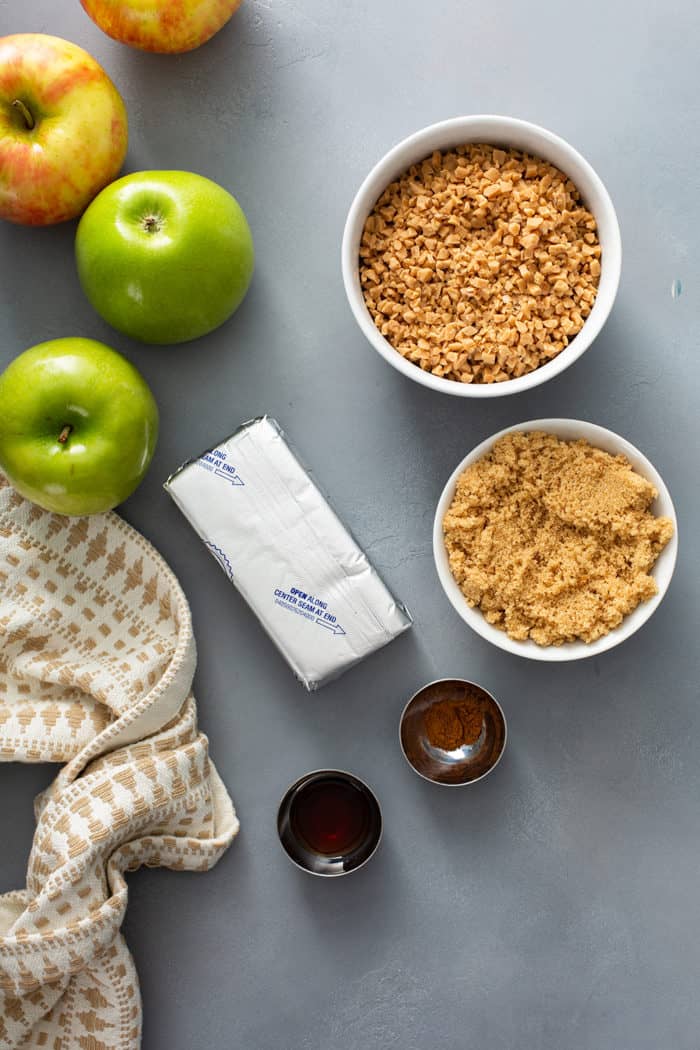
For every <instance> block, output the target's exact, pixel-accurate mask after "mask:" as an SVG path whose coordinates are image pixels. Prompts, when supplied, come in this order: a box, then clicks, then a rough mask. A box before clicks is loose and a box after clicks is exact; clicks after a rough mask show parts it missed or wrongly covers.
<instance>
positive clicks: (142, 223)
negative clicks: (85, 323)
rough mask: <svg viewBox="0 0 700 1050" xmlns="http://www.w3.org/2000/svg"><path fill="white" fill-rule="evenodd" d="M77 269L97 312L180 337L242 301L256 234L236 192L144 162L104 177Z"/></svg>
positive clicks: (157, 334)
mask: <svg viewBox="0 0 700 1050" xmlns="http://www.w3.org/2000/svg"><path fill="white" fill-rule="evenodd" d="M75 254H76V261H77V265H78V276H79V278H80V283H81V285H82V287H83V291H84V292H85V294H86V295H87V297H88V299H89V300H90V302H91V303H92V305H93V307H94V308H95V310H97V312H98V314H100V316H101V317H103V318H104V320H105V321H107V322H108V324H111V325H112V327H113V328H116V329H118V330H119V331H120V332H124V333H125V334H126V335H130V336H132V338H134V339H140V340H142V341H143V342H144V343H184V342H187V341H188V340H189V339H196V338H197V337H198V336H200V335H205V334H206V333H207V332H211V331H213V329H214V328H218V327H219V325H221V324H223V323H224V321H226V320H227V319H228V318H229V317H230V316H231V314H232V313H233V312H234V310H235V309H236V307H237V306H238V305H239V303H240V302H241V300H242V299H243V296H244V295H245V293H246V291H247V290H248V285H249V284H250V279H251V277H252V274H253V262H254V255H253V239H252V237H251V233H250V228H249V226H248V223H247V221H246V217H245V215H244V214H243V211H242V210H241V208H240V206H239V204H238V202H237V201H236V199H235V198H234V197H232V196H231V194H230V193H227V192H226V190H224V189H222V187H221V186H218V185H217V184H216V183H215V182H212V181H211V180H210V179H205V178H204V177H203V176H202V175H195V174H193V173H192V172H188V171H140V172H136V173H135V174H133V175H127V176H125V177H124V178H123V179H118V180H117V182H113V183H112V184H111V186H107V187H106V188H105V189H104V190H102V192H101V193H100V194H98V196H97V197H96V198H95V200H94V201H93V202H92V204H91V205H90V206H89V208H88V209H87V211H86V212H85V214H84V215H83V217H82V219H81V220H80V224H79V226H78V232H77V234H76V239H75Z"/></svg>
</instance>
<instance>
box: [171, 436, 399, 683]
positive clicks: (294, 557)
mask: <svg viewBox="0 0 700 1050" xmlns="http://www.w3.org/2000/svg"><path fill="white" fill-rule="evenodd" d="M165 488H166V490H167V491H168V492H169V493H170V495H171V497H172V498H173V500H174V501H175V503H176V504H177V505H178V507H179V508H180V510H181V511H182V513H183V514H184V515H185V517H186V518H187V519H188V521H189V522H190V524H191V525H192V527H193V528H194V529H195V530H196V532H198V533H199V535H200V537H201V538H202V540H203V541H204V544H205V546H206V547H207V548H208V550H209V552H210V553H211V554H212V555H213V557H214V558H216V560H217V561H218V563H219V565H220V566H221V568H222V569H223V570H224V572H225V573H226V575H227V576H228V578H229V579H230V580H231V582H232V583H233V585H234V587H236V588H237V589H238V590H239V591H240V593H241V594H242V595H243V597H244V598H245V600H246V601H247V603H248V605H249V606H250V608H251V609H252V610H253V612H254V613H255V615H256V616H257V618H258V620H259V621H260V623H261V624H262V626H263V627H264V629H265V630H266V631H267V633H268V634H269V636H270V638H271V639H272V640H273V642H274V643H275V645H276V646H277V648H278V649H279V651H280V652H281V653H282V655H283V656H284V658H285V659H286V661H287V663H288V664H289V666H290V667H291V668H292V670H293V671H294V674H295V675H296V676H297V678H298V679H299V680H300V681H301V682H302V683H303V685H304V686H305V687H306V688H307V689H309V690H313V689H317V688H318V687H319V686H321V685H323V684H324V683H325V682H328V681H330V680H331V679H332V678H335V677H336V676H337V675H339V674H342V673H343V671H347V669H348V668H349V667H352V666H353V664H356V663H358V662H359V661H360V660H362V659H364V657H366V656H369V654H370V653H373V652H374V651H375V650H376V649H380V648H381V647H382V646H384V645H386V644H387V643H388V642H390V641H391V640H392V638H396V637H397V635H399V634H401V633H402V632H403V631H405V630H407V629H408V628H409V627H410V626H411V623H412V619H411V615H410V613H409V612H408V610H407V609H406V608H405V607H404V606H403V605H401V604H400V603H399V602H397V601H396V599H395V598H394V597H393V596H392V594H391V593H390V591H389V590H388V589H387V587H386V586H385V584H384V583H383V582H382V580H381V578H380V577H379V575H378V573H377V572H376V570H375V569H374V568H373V566H372V565H371V564H370V562H369V559H368V558H367V555H366V554H365V553H364V551H362V550H361V549H360V547H359V546H358V545H357V543H356V542H355V540H354V539H353V537H352V536H351V535H350V533H349V532H348V530H347V529H346V528H345V526H344V525H343V524H342V522H341V521H340V519H339V518H338V516H337V515H336V513H335V512H334V511H333V510H332V508H331V507H330V505H329V504H328V502H327V501H326V499H325V498H324V496H323V495H322V494H321V493H320V492H319V490H318V488H317V487H316V485H315V484H314V483H313V481H312V480H311V478H310V477H309V475H308V473H307V472H306V470H305V469H304V467H303V466H302V464H301V463H300V461H299V459H298V458H297V457H296V455H295V454H294V453H293V452H292V450H291V449H290V447H289V445H288V444H287V442H286V440H285V437H284V433H283V431H282V429H281V427H280V426H279V424H278V423H277V422H276V421H275V420H274V419H271V418H269V417H268V416H263V417H261V418H260V419H254V420H251V421H250V422H248V423H244V424H243V426H241V427H240V428H239V429H238V430H237V431H236V432H235V433H234V434H232V435H231V437H229V438H227V439H226V440H225V441H222V442H221V443H220V444H219V445H217V446H216V447H215V448H212V449H210V450H209V451H208V452H205V453H204V454H203V455H202V456H200V457H199V458H198V459H195V460H192V461H190V462H189V463H186V464H185V465H184V466H182V467H180V469H179V470H177V471H176V472H175V473H174V474H172V475H171V477H170V478H168V480H167V482H166V483H165Z"/></svg>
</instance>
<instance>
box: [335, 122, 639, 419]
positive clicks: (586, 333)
mask: <svg viewBox="0 0 700 1050" xmlns="http://www.w3.org/2000/svg"><path fill="white" fill-rule="evenodd" d="M485 124H486V125H488V124H490V125H491V128H490V129H488V130H480V131H479V132H478V134H476V132H475V130H474V131H472V133H473V134H476V138H474V139H472V141H476V140H477V139H479V140H481V141H484V140H486V139H488V137H489V135H492V136H494V139H493V140H494V141H496V140H497V139H499V138H500V139H501V141H503V139H504V135H505V138H507V137H508V132H509V131H510V132H520V133H526V134H528V135H530V136H532V137H533V138H534V139H535V140H536V141H537V142H539V143H540V144H542V145H543V146H544V147H545V148H546V146H548V145H549V146H551V147H554V148H555V149H557V150H560V151H562V152H563V153H565V154H567V159H568V160H569V161H570V162H571V164H572V166H573V167H575V168H578V169H579V171H580V172H581V173H583V174H584V175H585V179H587V180H588V185H589V188H592V189H593V190H594V191H595V194H596V197H597V202H598V203H597V207H596V209H595V213H596V214H595V218H596V222H597V224H598V227H599V228H600V225H601V219H604V222H605V225H606V227H607V229H608V235H607V240H606V244H605V250H604V252H603V256H602V258H601V277H600V281H601V284H602V282H603V276H604V275H605V276H606V286H607V293H606V294H604V295H601V292H600V284H599V292H598V294H597V295H596V300H595V303H594V304H593V309H592V310H591V313H590V314H589V316H588V317H587V318H586V320H585V322H584V324H583V327H582V328H581V330H580V332H579V333H578V334H577V335H576V337H575V338H574V339H572V341H571V343H570V344H569V346H567V347H565V349H564V350H562V351H561V352H560V353H559V354H558V355H557V356H556V357H555V358H553V360H551V361H548V362H547V364H545V365H541V366H540V367H539V368H536V369H535V370H534V371H532V372H528V373H527V374H526V375H524V376H519V377H518V378H516V379H508V380H504V381H503V382H502V383H459V382H457V381H456V380H454V379H445V378H443V377H442V376H435V375H433V374H432V373H431V372H426V371H425V370H424V369H422V368H420V367H419V366H418V365H416V364H414V363H413V362H412V361H409V360H408V359H407V358H405V357H403V356H402V355H401V354H400V353H399V352H398V351H397V350H395V349H394V348H393V346H391V344H390V343H389V342H388V341H387V340H386V339H385V338H384V336H383V335H382V334H381V333H380V331H379V329H378V328H377V327H376V325H375V324H374V321H373V320H372V318H371V316H370V314H369V311H368V310H367V307H366V305H365V301H364V298H363V295H362V290H361V287H360V282H359V276H358V266H357V251H356V250H355V248H356V244H359V237H360V234H361V230H362V227H363V226H364V222H365V219H366V218H367V215H368V214H369V212H370V210H371V208H372V207H373V205H374V203H375V202H376V200H377V198H378V197H379V195H380V194H381V193H382V191H383V189H384V188H385V187H386V186H387V185H388V184H389V182H391V181H392V179H393V178H396V177H397V175H398V174H399V173H400V172H401V171H405V170H407V168H408V167H410V165H411V164H413V163H416V161H417V160H419V159H421V158H422V157H423V156H427V155H428V152H429V151H423V152H420V150H419V149H418V147H419V146H421V144H422V142H423V141H424V140H425V139H428V138H432V137H433V136H434V135H442V134H443V133H444V136H445V144H444V147H443V148H448V145H457V144H458V143H457V142H455V141H454V138H455V134H456V133H459V137H462V136H467V137H465V138H463V139H462V141H464V142H468V141H470V140H469V137H468V136H469V134H470V129H476V128H477V126H480V127H483V125H485ZM411 149H415V150H416V155H415V156H414V159H413V160H406V159H405V158H404V154H405V153H406V152H407V151H409V150H411ZM532 152H533V153H535V154H536V153H537V148H536V147H535V146H533V149H532ZM544 159H546V157H545V158H544ZM397 164H398V170H396V171H395V173H394V174H390V173H389V174H387V173H388V172H390V171H391V170H393V169H396V167H397ZM559 166H560V167H562V170H564V168H565V167H566V166H561V165H559ZM566 174H570V172H568V171H567V172H566ZM570 177H571V178H572V180H573V181H574V182H575V183H576V185H577V187H578V188H579V190H580V189H581V187H580V185H579V182H580V175H579V176H578V177H574V176H573V175H570ZM377 187H378V191H377ZM581 192H582V194H583V196H584V200H585V199H586V196H587V195H586V194H585V193H583V191H581ZM588 206H589V207H590V203H589V204H588ZM341 265H342V274H343V284H344V286H345V294H346V296H347V299H348V303H349V304H350V309H351V310H352V313H353V316H354V318H355V320H356V322H357V324H358V326H359V328H360V330H361V331H362V332H363V334H364V335H365V337H366V338H367V340H368V341H369V342H370V343H371V345H372V346H373V347H374V349H375V350H376V351H377V352H378V353H379V354H381V356H382V357H383V358H384V360H385V361H387V362H388V364H390V365H391V366H392V367H393V368H395V369H397V371H399V372H401V373H402V374H403V375H405V376H407V377H408V378H409V379H412V380H413V381H414V382H416V383H419V384H421V385H422V386H427V387H430V388H431V389H433V390H438V391H441V392H442V393H447V394H452V395H455V396H457V397H471V398H487V397H502V396H504V395H508V394H516V393H521V392H522V391H524V390H530V389H532V387H535V386H539V385H540V383H545V382H547V380H549V379H553V378H554V376H556V375H558V374H559V373H560V372H563V371H564V370H565V369H566V368H568V367H569V366H570V365H572V364H573V363H574V362H575V361H577V360H578V358H579V357H581V355H582V354H583V353H584V352H585V351H586V350H587V349H588V348H589V346H590V345H591V343H592V342H593V340H594V339H595V338H596V336H597V335H598V334H599V333H600V331H601V329H602V328H603V325H604V324H605V322H606V320H607V319H608V316H609V314H610V311H611V310H612V307H613V303H614V302H615V297H616V295H617V290H618V287H619V283H620V273H621V268H622V241H621V236H620V226H619V223H618V220H617V215H616V212H615V208H614V205H613V203H612V200H611V199H610V195H609V193H608V191H607V189H606V188H605V185H604V183H603V181H602V179H601V178H600V176H599V175H598V174H597V172H596V171H595V169H594V168H593V167H592V166H591V164H589V162H588V161H587V160H586V159H585V157H583V156H582V154H580V153H579V152H578V150H576V149H575V148H574V147H573V146H571V145H570V144H569V143H568V142H567V141H566V140H565V139H563V138H561V136H559V135H556V134H554V132H552V131H548V130H547V129H546V128H543V127H541V126H540V125H538V124H533V123H531V122H530V121H527V120H521V119H519V118H517V117H506V116H498V115H497V114H473V115H467V116H461V117H451V118H449V119H448V120H442V121H438V122H437V123H435V124H429V125H427V126H426V127H423V128H420V129H419V130H418V131H415V132H413V134H411V135H408V136H407V137H406V138H404V139H402V140H401V141H400V142H398V143H396V145H395V146H393V147H392V148H391V149H390V150H389V151H388V153H385V154H384V156H383V157H382V158H381V159H380V160H379V161H377V163H376V164H375V165H374V167H373V168H372V169H371V171H370V172H369V174H368V175H367V176H366V177H365V179H364V180H363V181H362V183H361V185H360V187H359V189H358V190H357V193H356V194H355V197H354V199H353V202H352V204H351V205H350V210H349V211H348V215H347V219H346V221H345V228H344V231H343V240H342V246H341Z"/></svg>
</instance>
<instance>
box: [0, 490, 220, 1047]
mask: <svg viewBox="0 0 700 1050" xmlns="http://www.w3.org/2000/svg"><path fill="white" fill-rule="evenodd" d="M0 645H1V649H0V760H5V761H23V762H62V763H65V765H64V766H63V768H62V769H61V771H60V773H59V774H58V776H57V777H56V779H55V780H54V781H53V783H52V784H51V786H50V787H49V789H48V790H47V791H46V792H44V794H43V795H41V796H39V798H38V799H37V802H36V817H37V827H36V833H35V835H34V843H33V847H32V852H31V856H30V858H29V865H28V870H27V882H26V889H25V890H22V891H21V892H18V893H10V894H7V895H5V896H4V897H3V896H0V1048H2V1050H7V1048H19V1047H22V1048H25V1047H26V1048H29V1047H31V1048H34V1047H45V1048H47V1050H74V1048H75V1050H107V1048H109V1050H134V1048H136V1047H138V1046H139V1045H140V1035H141V1001H140V996H139V989H138V980H137V977H136V973H135V970H134V965H133V962H132V959H131V956H130V954H129V951H128V949H127V947H126V944H125V943H124V940H123V938H122V936H121V934H120V932H119V929H120V926H121V923H122V920H123V918H124V911H125V908H126V901H127V887H126V882H125V880H124V875H123V873H124V872H125V871H127V870H133V869H134V868H137V867H139V866H140V865H142V864H147V865H149V866H154V867H155V866H159V865H164V866H165V867H169V868H177V869H187V870H190V871H204V870H206V869H207V868H210V867H212V865H214V864H215V863H216V861H217V860H218V859H219V857H220V856H221V854H222V853H223V852H224V851H225V850H226V848H227V847H228V846H229V845H230V843H231V840H232V839H233V837H234V835H235V834H236V832H237V831H238V821H237V819H236V816H235V813H234V810H233V806H232V804H231V800H230V799H229V797H228V795H227V793H226V789H225V788H224V786H223V784H222V782H221V780H220V779H219V776H218V775H217V773H216V770H215V769H214V767H213V765H212V764H211V762H210V761H209V752H208V743H207V738H206V737H205V736H204V735H203V734H201V733H200V732H199V731H198V728H197V711H196V707H195V702H194V698H193V696H192V693H191V686H192V676H193V674H194V668H195V659H196V658H195V647H194V640H193V637H192V629H191V624H190V613H189V609H188V606H187V602H186V600H185V597H184V595H183V593H182V591H181V590H180V587H179V585H178V583H177V580H176V579H175V577H174V576H173V574H172V572H171V571H170V569H169V568H168V567H167V565H166V564H165V562H164V561H163V560H162V558H161V557H160V556H159V555H158V554H157V553H156V551H155V550H154V549H153V548H152V547H151V546H150V544H149V543H147V542H146V541H145V540H144V539H143V537H142V536H140V535H139V534H138V533H137V532H135V531H134V529H132V528H130V526H128V525H127V524H126V523H125V522H124V521H122V520H121V518H119V517H117V515H115V514H106V515H99V516H96V517H92V518H63V517H60V516H58V515H55V514H49V513H47V512H45V511H43V510H40V509H39V508H37V507H35V506H33V505H32V504H31V503H28V502H27V501H26V500H24V499H22V498H21V497H19V496H18V495H17V494H16V493H15V492H14V491H13V490H12V489H11V488H10V487H9V486H8V485H7V483H6V482H5V480H4V479H3V478H2V477H1V476H0ZM0 804H1V805H3V806H5V807H7V806H12V805H13V800H12V799H11V798H3V799H2V800H0Z"/></svg>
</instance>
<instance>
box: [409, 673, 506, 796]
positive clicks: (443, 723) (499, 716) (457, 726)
mask: <svg viewBox="0 0 700 1050" xmlns="http://www.w3.org/2000/svg"><path fill="white" fill-rule="evenodd" d="M506 737H507V729H506V719H505V715H504V714H503V710H502V708H501V706H500V704H499V703H498V701H497V700H496V699H495V698H494V697H493V696H492V695H491V694H490V693H489V692H487V691H486V690H485V689H484V688H483V687H482V686H480V685H477V684H476V683H475V682H468V681H466V680H464V679H462V678H443V679H440V680H439V681H437V682H430V683H429V684H428V685H425V686H423V688H422V689H419V690H418V692H417V693H416V694H415V695H414V696H413V697H411V699H410V700H409V702H408V703H407V704H406V707H405V708H404V710H403V713H402V715H401V721H400V725H399V739H400V741H401V750H402V751H403V753H404V756H405V758H406V761H407V762H408V764H409V765H410V766H411V768H412V769H413V770H414V771H415V772H416V773H418V775H419V776H421V777H423V778H424V780H429V781H431V782H432V783H433V784H443V785H446V786H448V787H449V786H451V787H459V786H462V785H464V784H474V783H476V781H477V780H481V778H482V777H485V776H486V774H487V773H490V772H491V770H492V769H495V767H496V766H497V765H498V762H499V761H500V758H501V756H502V754H503V751H504V748H505V746H506Z"/></svg>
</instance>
